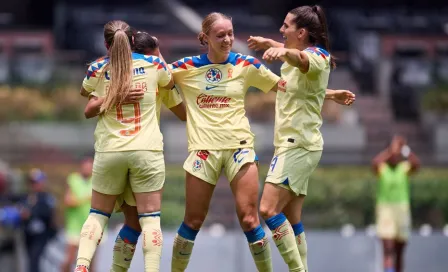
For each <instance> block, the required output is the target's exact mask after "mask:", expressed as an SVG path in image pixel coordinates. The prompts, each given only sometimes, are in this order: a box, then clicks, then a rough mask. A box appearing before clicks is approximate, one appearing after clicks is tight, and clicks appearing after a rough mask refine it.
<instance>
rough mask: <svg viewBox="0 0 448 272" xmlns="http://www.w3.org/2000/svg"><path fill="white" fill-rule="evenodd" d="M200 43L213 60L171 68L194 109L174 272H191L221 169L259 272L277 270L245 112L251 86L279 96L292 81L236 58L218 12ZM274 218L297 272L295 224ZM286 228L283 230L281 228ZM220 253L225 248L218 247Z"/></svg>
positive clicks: (280, 243) (225, 19) (189, 60)
mask: <svg viewBox="0 0 448 272" xmlns="http://www.w3.org/2000/svg"><path fill="white" fill-rule="evenodd" d="M198 39H199V40H200V43H201V44H202V45H204V46H207V47H208V51H207V53H205V54H202V55H199V56H192V57H185V58H182V59H180V60H178V61H176V62H173V63H172V64H171V67H172V73H173V76H174V80H175V82H176V86H177V87H178V88H179V89H180V91H181V92H182V93H183V95H184V98H185V102H186V106H187V138H188V151H189V156H188V158H187V159H186V161H185V163H184V166H183V167H184V170H185V171H186V207H185V216H184V221H183V222H182V224H181V225H180V227H179V229H178V232H177V235H176V237H175V241H174V245H173V256H172V262H171V267H172V271H185V269H186V268H187V266H188V263H189V260H190V257H191V254H192V252H193V246H194V241H195V239H196V236H197V234H198V232H199V230H200V228H201V226H202V224H203V222H204V220H205V218H206V215H207V213H208V209H209V205H210V200H211V197H212V194H213V191H214V189H215V185H216V183H217V181H218V179H219V176H220V174H221V171H222V170H224V174H225V176H226V177H227V179H228V181H229V182H230V188H231V190H232V193H233V195H234V200H235V204H236V212H237V216H238V219H239V222H240V225H241V228H242V230H243V232H244V234H245V235H246V238H247V241H248V244H249V249H250V251H251V254H252V256H253V259H254V262H255V265H256V267H257V270H258V271H272V270H273V269H272V263H271V251H270V247H269V244H268V239H267V238H266V234H265V232H264V230H263V228H262V227H261V225H260V221H259V217H258V189H259V186H258V168H257V164H256V162H257V156H256V154H255V151H254V134H253V133H252V132H251V130H250V125H249V120H248V119H247V117H246V112H245V110H244V98H245V95H246V92H247V90H248V88H249V87H250V86H253V87H256V88H258V89H260V90H261V91H263V92H269V91H277V88H279V89H281V88H283V86H284V81H283V80H281V79H280V77H278V76H277V75H275V74H274V73H273V72H271V71H270V70H269V69H267V68H266V67H265V66H264V65H263V64H261V63H260V61H259V60H258V59H256V58H254V57H252V56H248V55H242V54H239V53H235V52H232V51H231V49H232V44H233V41H234V31H233V25H232V20H231V18H230V17H229V16H226V15H224V14H222V13H218V12H213V13H210V14H209V15H207V16H206V17H205V18H204V20H203V22H202V31H201V32H200V34H199V36H198ZM284 222H286V218H284V221H281V220H267V224H268V226H269V227H270V228H271V229H272V230H273V233H274V234H275V233H276V232H277V230H279V231H280V232H282V233H285V232H288V231H289V233H287V235H274V241H275V244H276V245H277V248H278V250H279V252H280V254H281V255H282V257H283V259H284V260H285V262H286V263H287V264H288V267H289V270H290V271H301V270H303V265H302V263H301V259H300V256H299V251H298V249H297V246H296V244H295V238H294V235H293V233H292V230H290V228H291V227H290V226H289V224H284ZM279 227H280V229H279ZM217 250H219V249H217Z"/></svg>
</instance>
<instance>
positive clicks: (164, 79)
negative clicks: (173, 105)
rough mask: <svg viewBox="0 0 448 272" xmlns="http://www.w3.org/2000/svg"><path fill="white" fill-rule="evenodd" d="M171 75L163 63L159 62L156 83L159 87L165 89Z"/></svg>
mask: <svg viewBox="0 0 448 272" xmlns="http://www.w3.org/2000/svg"><path fill="white" fill-rule="evenodd" d="M171 77H172V74H171V72H170V70H169V69H168V67H167V65H166V64H165V62H163V61H162V60H160V63H159V64H158V66H157V83H158V85H159V86H160V87H165V86H166V85H168V83H170V81H171Z"/></svg>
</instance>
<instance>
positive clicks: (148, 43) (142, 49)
mask: <svg viewBox="0 0 448 272" xmlns="http://www.w3.org/2000/svg"><path fill="white" fill-rule="evenodd" d="M158 47H159V41H158V40H157V38H155V37H153V36H151V35H149V34H148V33H147V32H143V31H138V32H136V33H135V35H134V52H135V53H139V54H143V55H144V54H147V53H146V52H148V51H154V50H155V49H156V48H158Z"/></svg>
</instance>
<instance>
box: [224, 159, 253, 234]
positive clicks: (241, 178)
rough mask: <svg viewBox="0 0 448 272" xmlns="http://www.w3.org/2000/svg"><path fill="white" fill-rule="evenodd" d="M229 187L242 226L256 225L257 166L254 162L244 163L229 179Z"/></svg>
mask: <svg viewBox="0 0 448 272" xmlns="http://www.w3.org/2000/svg"><path fill="white" fill-rule="evenodd" d="M230 188H231V190H232V193H233V195H234V197H235V206H236V212H237V215H238V218H239V220H240V222H241V223H242V224H243V227H245V226H246V225H253V224H255V225H258V224H259V219H258V189H259V185H258V166H257V165H256V164H255V163H254V162H252V163H246V164H245V165H244V166H243V167H241V169H240V171H238V173H237V174H236V176H235V177H234V178H233V180H232V181H231V183H230ZM248 227H249V226H248Z"/></svg>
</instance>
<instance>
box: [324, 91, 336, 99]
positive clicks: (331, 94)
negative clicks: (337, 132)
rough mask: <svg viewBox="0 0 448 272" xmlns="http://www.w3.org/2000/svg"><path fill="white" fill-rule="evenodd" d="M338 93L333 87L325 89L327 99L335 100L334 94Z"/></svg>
mask: <svg viewBox="0 0 448 272" xmlns="http://www.w3.org/2000/svg"><path fill="white" fill-rule="evenodd" d="M335 93H336V91H335V90H332V89H326V90H325V99H330V100H333V99H334V94H335Z"/></svg>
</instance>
